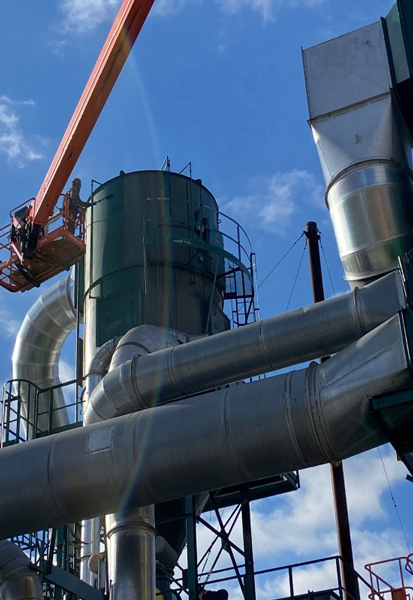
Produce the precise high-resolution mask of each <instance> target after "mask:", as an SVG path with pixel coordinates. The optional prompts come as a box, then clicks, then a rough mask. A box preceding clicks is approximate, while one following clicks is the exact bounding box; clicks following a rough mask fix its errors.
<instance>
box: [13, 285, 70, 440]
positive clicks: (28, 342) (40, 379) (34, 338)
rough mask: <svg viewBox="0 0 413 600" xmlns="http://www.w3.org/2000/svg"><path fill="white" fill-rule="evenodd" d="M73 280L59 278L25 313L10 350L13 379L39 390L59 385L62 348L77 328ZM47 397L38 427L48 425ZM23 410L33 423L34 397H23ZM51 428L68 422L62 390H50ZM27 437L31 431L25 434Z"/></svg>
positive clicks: (42, 401)
mask: <svg viewBox="0 0 413 600" xmlns="http://www.w3.org/2000/svg"><path fill="white" fill-rule="evenodd" d="M72 295H73V281H72V279H71V278H70V277H68V278H67V279H62V280H60V281H57V282H56V283H55V284H53V285H52V286H51V287H50V288H48V289H46V290H45V291H44V292H43V293H42V295H41V296H40V297H39V298H38V299H37V300H36V302H35V303H34V304H33V306H32V307H31V308H30V309H29V311H28V312H27V314H26V316H25V318H24V320H23V323H22V325H21V327H20V329H19V332H18V334H17V338H16V342H15V345H14V350H13V357H12V360H13V379H25V380H28V381H31V382H32V383H34V384H35V385H37V386H38V387H39V388H41V389H45V388H49V387H52V386H55V385H58V384H59V383H60V379H59V357H60V352H61V349H62V346H63V344H64V342H65V340H66V338H67V337H68V335H69V334H70V333H71V331H72V330H73V329H74V328H75V326H76V317H77V314H76V309H75V308H74V305H73V301H72ZM49 400H50V395H48V394H40V397H39V407H38V413H39V414H40V415H41V416H40V417H39V418H38V421H37V427H38V428H39V429H40V430H41V431H45V430H47V429H48V426H49V414H48V410H49ZM22 402H23V408H24V409H25V410H26V413H27V406H28V405H29V404H30V408H29V414H26V416H27V417H28V419H29V421H30V423H33V421H34V398H29V397H28V396H27V395H23V398H22ZM53 408H54V409H55V410H54V415H53V427H60V426H62V425H67V424H68V422H69V419H68V415H67V412H66V409H65V399H64V396H63V391H62V390H61V389H56V390H54V391H53ZM28 433H29V434H30V431H29V432H28Z"/></svg>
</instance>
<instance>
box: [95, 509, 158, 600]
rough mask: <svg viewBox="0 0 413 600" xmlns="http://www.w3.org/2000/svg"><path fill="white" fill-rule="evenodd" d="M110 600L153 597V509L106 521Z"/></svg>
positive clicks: (154, 571)
mask: <svg viewBox="0 0 413 600" xmlns="http://www.w3.org/2000/svg"><path fill="white" fill-rule="evenodd" d="M106 528H107V541H108V567H109V580H110V582H109V585H110V588H109V598H110V600H136V599H138V600H154V599H155V597H156V560H155V535H156V531H155V507H154V506H153V504H152V505H150V506H142V507H139V508H135V509H133V510H127V511H125V513H122V512H120V513H117V514H112V515H109V516H107V517H106Z"/></svg>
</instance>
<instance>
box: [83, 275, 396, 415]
mask: <svg viewBox="0 0 413 600" xmlns="http://www.w3.org/2000/svg"><path fill="white" fill-rule="evenodd" d="M403 306H405V298H404V294H403V286H402V282H401V277H400V273H399V272H398V271H397V272H394V273H390V274H389V275H388V276H386V277H384V278H382V279H381V280H379V281H377V282H374V283H372V284H370V285H368V286H366V287H365V288H363V289H355V290H354V291H353V292H349V293H348V294H344V295H342V296H338V297H335V298H331V299H330V300H326V301H324V302H320V303H318V304H312V305H310V306H307V307H304V308H301V309H298V310H295V311H292V312H289V313H286V314H283V315H279V316H276V317H272V318H270V319H266V320H264V321H257V322H256V323H252V324H251V325H246V326H245V327H241V328H239V329H234V330H231V331H227V332H224V333H218V334H216V335H214V336H211V337H207V338H204V339H200V340H196V341H194V342H189V343H187V344H183V345H179V346H176V347H174V348H170V349H169V350H163V351H161V352H154V353H152V354H149V355H148V356H140V357H139V356H137V357H135V358H133V359H132V360H126V361H125V362H124V363H123V364H122V365H120V366H119V367H117V368H116V369H113V370H112V371H111V372H110V373H108V375H106V376H105V378H104V379H103V380H102V381H101V383H100V384H99V385H98V386H97V387H96V388H95V390H94V392H93V393H92V395H91V398H90V402H89V404H88V407H87V409H86V413H85V419H86V422H87V423H89V424H90V423H96V422H98V421H100V420H102V419H109V418H112V417H115V416H119V415H121V414H127V413H130V412H134V411H137V410H141V409H143V408H148V407H150V406H154V405H155V404H157V403H158V401H159V400H160V399H162V401H165V400H170V399H175V398H179V397H183V396H186V395H190V394H194V393H197V392H201V391H205V390H208V389H212V388H215V387H218V386H220V385H224V384H227V383H230V382H233V381H237V380H240V379H244V378H247V377H252V376H254V375H258V374H261V373H264V372H270V371H274V370H276V369H280V368H281V367H286V366H289V365H292V364H298V363H300V362H305V361H308V360H312V359H314V358H318V357H320V356H323V355H326V354H333V353H335V352H337V351H339V350H341V349H342V348H344V347H346V346H348V345H349V344H350V343H351V342H354V341H355V340H357V339H359V338H360V337H361V336H362V335H364V334H365V333H367V332H368V331H371V330H372V329H374V328H375V327H377V326H378V325H380V324H381V323H383V322H384V321H386V320H387V319H389V318H390V317H392V316H393V315H394V314H396V313H397V311H398V310H400V309H401V308H402V307H403Z"/></svg>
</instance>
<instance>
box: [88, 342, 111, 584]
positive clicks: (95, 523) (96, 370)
mask: <svg viewBox="0 0 413 600" xmlns="http://www.w3.org/2000/svg"><path fill="white" fill-rule="evenodd" d="M119 340H120V338H119V337H115V338H113V339H111V340H108V341H107V342H105V343H104V344H103V345H102V346H101V347H100V348H99V349H98V350H97V352H96V354H95V356H94V357H93V358H92V361H91V363H90V365H89V368H88V369H87V373H86V385H85V397H84V406H85V407H86V406H87V404H88V401H89V398H90V395H91V393H92V392H93V390H94V389H95V387H96V386H97V384H98V383H99V382H100V380H101V379H102V377H104V375H105V374H106V373H107V372H108V370H109V365H110V361H111V360H112V356H113V353H114V352H115V350H116V346H117V345H118V342H119ZM84 424H86V423H84ZM101 521H102V520H101V518H100V517H97V518H96V519H89V520H87V521H83V522H82V528H81V540H82V547H81V550H80V579H81V580H82V581H85V582H86V583H88V584H89V585H91V586H92V587H95V582H96V573H94V572H92V571H91V569H90V568H89V560H90V557H91V556H93V555H94V554H98V553H99V552H100V529H101Z"/></svg>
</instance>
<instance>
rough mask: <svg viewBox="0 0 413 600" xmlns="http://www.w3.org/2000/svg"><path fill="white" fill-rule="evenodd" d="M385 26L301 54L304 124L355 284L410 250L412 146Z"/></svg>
mask: <svg viewBox="0 0 413 600" xmlns="http://www.w3.org/2000/svg"><path fill="white" fill-rule="evenodd" d="M384 23H385V22H384V20H383V19H382V20H381V21H378V22H376V23H372V24H371V25H368V26H367V27H363V28H361V29H357V30H355V31H351V32H350V33H348V34H346V35H342V36H340V37H338V38H335V39H332V40H329V41H327V42H324V43H323V44H319V45H317V46H314V47H312V48H308V49H307V50H304V51H303V61H304V71H305V81H306V88H307V97H308V107H309V113H310V121H309V123H310V126H311V129H312V132H313V136H314V141H315V143H316V146H317V150H318V153H319V157H320V162H321V166H322V169H323V174H324V179H325V182H326V186H327V192H326V203H327V206H328V208H329V210H330V216H331V220H332V222H333V226H334V231H335V235H336V238H337V243H338V248H339V253H340V257H341V260H342V263H343V267H344V272H345V277H346V279H347V280H348V281H349V282H350V284H351V285H352V286H354V285H364V284H365V283H366V282H369V281H371V280H372V279H373V278H377V277H379V276H381V275H382V274H383V273H387V272H389V271H391V270H392V269H395V268H396V267H397V262H398V257H399V256H402V255H403V254H405V253H406V252H409V251H410V250H411V249H412V247H413V231H412V230H413V207H412V202H411V198H412V195H413V175H412V171H411V167H412V157H411V146H412V141H411V138H410V134H409V130H408V127H407V125H406V122H405V120H404V117H403V115H402V114H401V111H400V108H399V103H398V102H397V99H396V97H395V94H394V90H393V89H392V88H393V78H392V65H391V62H392V59H391V56H390V54H389V45H388V43H387V39H386V35H387V32H386V31H385V25H384Z"/></svg>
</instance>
